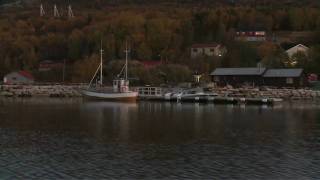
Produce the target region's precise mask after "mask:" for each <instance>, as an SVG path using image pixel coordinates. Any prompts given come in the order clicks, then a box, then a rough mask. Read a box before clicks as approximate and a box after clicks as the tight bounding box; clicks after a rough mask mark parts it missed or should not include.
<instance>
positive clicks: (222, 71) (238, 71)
mask: <svg viewBox="0 0 320 180" xmlns="http://www.w3.org/2000/svg"><path fill="white" fill-rule="evenodd" d="M265 71H266V68H217V69H215V70H214V71H213V72H212V73H211V74H210V75H211V76H230V75H246V76H247V75H262V74H263V73H264V72H265Z"/></svg>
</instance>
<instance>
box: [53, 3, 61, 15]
mask: <svg viewBox="0 0 320 180" xmlns="http://www.w3.org/2000/svg"><path fill="white" fill-rule="evenodd" d="M53 16H54V17H60V13H59V10H58V8H57V5H54V6H53Z"/></svg>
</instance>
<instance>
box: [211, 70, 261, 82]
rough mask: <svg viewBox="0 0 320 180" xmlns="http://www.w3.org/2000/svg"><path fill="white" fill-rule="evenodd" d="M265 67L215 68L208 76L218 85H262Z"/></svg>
mask: <svg viewBox="0 0 320 180" xmlns="http://www.w3.org/2000/svg"><path fill="white" fill-rule="evenodd" d="M265 71H266V68H217V69H215V70H214V71H213V72H212V73H211V74H210V76H211V77H212V80H213V82H215V83H216V84H217V85H219V86H225V85H232V86H241V85H243V84H248V85H253V86H256V85H262V83H263V80H262V75H263V73H264V72H265Z"/></svg>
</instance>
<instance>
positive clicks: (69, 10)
mask: <svg viewBox="0 0 320 180" xmlns="http://www.w3.org/2000/svg"><path fill="white" fill-rule="evenodd" d="M68 17H69V18H73V17H74V15H73V11H72V7H71V5H69V6H68Z"/></svg>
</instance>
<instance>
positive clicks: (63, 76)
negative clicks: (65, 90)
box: [62, 59, 66, 82]
mask: <svg viewBox="0 0 320 180" xmlns="http://www.w3.org/2000/svg"><path fill="white" fill-rule="evenodd" d="M65 76H66V59H63V69H62V82H64V81H65Z"/></svg>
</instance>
